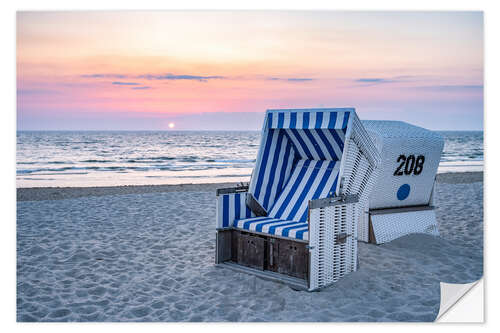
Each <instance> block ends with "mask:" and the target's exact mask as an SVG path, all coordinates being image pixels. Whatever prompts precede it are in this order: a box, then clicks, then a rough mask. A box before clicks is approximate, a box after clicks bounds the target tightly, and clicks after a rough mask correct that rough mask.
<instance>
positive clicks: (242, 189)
mask: <svg viewBox="0 0 500 333" xmlns="http://www.w3.org/2000/svg"><path fill="white" fill-rule="evenodd" d="M247 191H248V184H243V183H242V184H241V185H238V186H236V187H226V188H218V189H217V192H216V195H217V196H219V195H221V194H231V193H241V192H247Z"/></svg>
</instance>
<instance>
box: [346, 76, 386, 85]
mask: <svg viewBox="0 0 500 333" xmlns="http://www.w3.org/2000/svg"><path fill="white" fill-rule="evenodd" d="M355 81H356V82H360V83H375V84H376V83H388V82H394V80H392V79H385V78H380V77H377V78H361V79H356V80H355Z"/></svg>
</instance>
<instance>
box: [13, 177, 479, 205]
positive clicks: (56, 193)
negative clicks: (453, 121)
mask: <svg viewBox="0 0 500 333" xmlns="http://www.w3.org/2000/svg"><path fill="white" fill-rule="evenodd" d="M436 179H437V182H438V183H445V184H470V183H475V182H482V181H483V172H482V171H481V172H453V173H440V174H437V176H436ZM237 184H239V183H238V182H224V183H205V184H178V185H120V186H102V187H101V186H100V187H21V188H17V189H16V193H17V201H18V202H19V201H41V200H64V199H73V198H82V197H91V196H105V195H121V194H140V193H160V192H210V191H213V192H214V193H215V190H216V189H218V188H224V187H232V186H235V185H237Z"/></svg>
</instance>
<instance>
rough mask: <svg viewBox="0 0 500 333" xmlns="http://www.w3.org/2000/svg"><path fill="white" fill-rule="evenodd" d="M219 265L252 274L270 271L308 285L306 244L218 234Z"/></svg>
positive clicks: (243, 234)
mask: <svg viewBox="0 0 500 333" xmlns="http://www.w3.org/2000/svg"><path fill="white" fill-rule="evenodd" d="M216 248H217V249H216V251H217V253H216V263H217V264H220V263H223V262H232V263H234V264H238V265H241V266H244V267H248V268H252V269H253V270H259V271H269V272H274V273H278V274H282V275H285V276H289V277H293V278H297V279H300V280H304V281H305V282H307V280H308V278H309V250H308V249H307V243H304V242H296V241H294V240H291V239H290V240H289V239H283V238H276V237H272V236H265V235H262V234H253V233H250V232H245V231H241V230H234V229H228V230H218V231H217V246H216Z"/></svg>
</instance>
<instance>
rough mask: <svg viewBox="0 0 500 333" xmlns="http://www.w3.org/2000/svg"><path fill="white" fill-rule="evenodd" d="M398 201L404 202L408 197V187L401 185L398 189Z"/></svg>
mask: <svg viewBox="0 0 500 333" xmlns="http://www.w3.org/2000/svg"><path fill="white" fill-rule="evenodd" d="M397 195H398V200H404V199H406V198H408V196H409V195H410V185H408V184H403V185H401V186H400V187H399V189H398V194H397Z"/></svg>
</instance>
